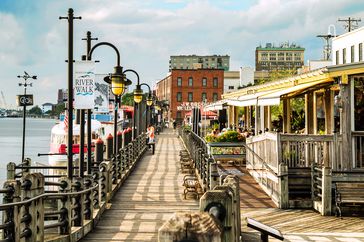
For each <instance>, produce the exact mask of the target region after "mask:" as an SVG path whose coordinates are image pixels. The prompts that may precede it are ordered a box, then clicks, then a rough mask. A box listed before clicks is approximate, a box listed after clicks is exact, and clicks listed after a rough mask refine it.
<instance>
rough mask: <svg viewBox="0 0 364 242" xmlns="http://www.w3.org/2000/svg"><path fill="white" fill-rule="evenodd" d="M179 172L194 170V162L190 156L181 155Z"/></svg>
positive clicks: (191, 171)
mask: <svg viewBox="0 0 364 242" xmlns="http://www.w3.org/2000/svg"><path fill="white" fill-rule="evenodd" d="M180 162H181V172H182V173H193V172H194V163H193V160H192V159H191V158H190V157H181V159H180Z"/></svg>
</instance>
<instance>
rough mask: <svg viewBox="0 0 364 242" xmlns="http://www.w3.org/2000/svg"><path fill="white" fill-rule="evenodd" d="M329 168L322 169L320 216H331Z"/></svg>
mask: <svg viewBox="0 0 364 242" xmlns="http://www.w3.org/2000/svg"><path fill="white" fill-rule="evenodd" d="M331 180H332V178H331V168H330V167H322V211H321V215H325V216H329V215H331V187H332V183H331Z"/></svg>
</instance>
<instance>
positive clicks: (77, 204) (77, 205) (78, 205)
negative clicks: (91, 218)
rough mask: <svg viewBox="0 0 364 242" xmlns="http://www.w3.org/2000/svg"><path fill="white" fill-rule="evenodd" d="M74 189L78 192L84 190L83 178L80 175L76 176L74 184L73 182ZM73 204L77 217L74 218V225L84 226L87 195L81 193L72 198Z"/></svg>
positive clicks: (74, 213) (74, 215) (74, 214)
mask: <svg viewBox="0 0 364 242" xmlns="http://www.w3.org/2000/svg"><path fill="white" fill-rule="evenodd" d="M72 187H73V190H74V191H76V192H79V191H82V190H83V179H82V178H80V177H76V178H74V184H72ZM72 201H73V202H72V205H73V211H72V213H73V216H72V217H73V218H75V219H74V220H73V226H83V224H84V220H85V217H84V211H85V207H84V203H83V201H85V195H84V194H81V195H78V196H75V197H73V198H72Z"/></svg>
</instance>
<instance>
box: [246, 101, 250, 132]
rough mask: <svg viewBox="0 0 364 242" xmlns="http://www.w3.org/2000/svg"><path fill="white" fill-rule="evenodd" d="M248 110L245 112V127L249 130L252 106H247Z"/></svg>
mask: <svg viewBox="0 0 364 242" xmlns="http://www.w3.org/2000/svg"><path fill="white" fill-rule="evenodd" d="M245 108H246V109H245V110H246V112H245V128H246V129H247V130H250V127H251V107H250V106H249V107H245Z"/></svg>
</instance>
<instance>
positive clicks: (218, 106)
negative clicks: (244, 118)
mask: <svg viewBox="0 0 364 242" xmlns="http://www.w3.org/2000/svg"><path fill="white" fill-rule="evenodd" d="M225 103H226V100H219V101H217V102H214V103H211V104H209V105H207V106H205V107H204V110H205V111H216V110H222V109H224V107H223V105H224V104H225Z"/></svg>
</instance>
